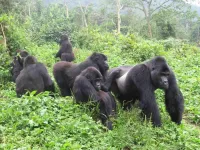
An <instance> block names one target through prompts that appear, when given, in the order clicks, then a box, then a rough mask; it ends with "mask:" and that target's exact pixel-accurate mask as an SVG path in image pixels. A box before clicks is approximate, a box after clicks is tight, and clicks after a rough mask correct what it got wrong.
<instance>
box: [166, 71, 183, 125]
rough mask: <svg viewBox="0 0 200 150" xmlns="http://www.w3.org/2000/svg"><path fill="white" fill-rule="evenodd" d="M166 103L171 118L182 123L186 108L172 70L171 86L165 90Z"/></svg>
mask: <svg viewBox="0 0 200 150" xmlns="http://www.w3.org/2000/svg"><path fill="white" fill-rule="evenodd" d="M165 105H166V109H167V111H168V113H169V115H170V117H171V120H172V121H173V122H176V123H177V124H180V123H181V120H182V113H183V110H184V99H183V95H182V93H181V91H180V89H179V88H178V86H177V83H176V78H175V75H174V73H173V72H172V71H171V75H170V76H169V88H168V89H167V90H165Z"/></svg>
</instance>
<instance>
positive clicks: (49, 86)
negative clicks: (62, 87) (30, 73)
mask: <svg viewBox="0 0 200 150" xmlns="http://www.w3.org/2000/svg"><path fill="white" fill-rule="evenodd" d="M36 65H37V66H36V67H37V69H38V70H39V72H40V75H41V76H42V79H43V82H44V91H51V92H55V87H54V83H53V81H52V80H51V78H50V76H49V74H48V71H47V69H46V67H45V66H44V65H43V64H42V63H37V64H36Z"/></svg>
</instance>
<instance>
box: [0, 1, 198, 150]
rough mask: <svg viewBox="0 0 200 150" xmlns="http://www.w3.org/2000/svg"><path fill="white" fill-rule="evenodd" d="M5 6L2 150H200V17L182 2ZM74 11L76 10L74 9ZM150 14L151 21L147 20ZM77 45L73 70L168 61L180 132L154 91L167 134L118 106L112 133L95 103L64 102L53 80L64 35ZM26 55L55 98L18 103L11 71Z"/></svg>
mask: <svg viewBox="0 0 200 150" xmlns="http://www.w3.org/2000/svg"><path fill="white" fill-rule="evenodd" d="M49 2H50V1H41V0H20V1H18V0H10V1H0V8H1V9H0V149H20V150H21V149H37V150H38V149H63V150H64V149H70V150H77V149H85V150H88V149H92V150H101V149H102V150H107V149H108V150H115V149H116V150H117V149H123V150H135V149H138V150H182V149H183V150H199V149H200V85H199V82H200V77H199V76H200V48H199V45H200V16H199V15H198V13H197V12H195V11H193V9H191V6H190V5H189V4H186V3H184V2H183V1H181V0H176V1H171V0H163V1H159V0H146V1H143V0H135V1H131V0H130V1H129V0H116V1H110V0H104V1H97V3H98V7H96V6H97V5H96V4H92V3H90V2H89V1H87V3H83V2H82V1H73V2H71V1H67V0H66V1H58V2H57V3H56V2H54V3H49ZM70 6H73V7H70ZM145 12H147V13H145ZM65 34H67V35H68V36H69V40H70V41H71V44H72V48H73V53H74V55H75V60H74V61H73V62H74V63H81V62H83V61H85V60H86V59H87V58H88V57H89V56H90V55H91V54H92V53H93V52H98V53H102V54H104V55H106V56H107V58H108V60H107V61H108V65H109V68H114V67H118V66H123V65H131V66H134V65H136V64H139V63H142V62H144V61H146V60H149V59H152V58H153V57H154V56H163V57H164V58H165V59H166V61H167V63H168V65H169V66H170V68H171V69H172V70H173V72H174V74H175V76H176V81H177V84H178V87H179V88H180V90H181V92H182V94H183V97H184V113H183V119H182V122H181V124H180V125H177V124H176V123H174V122H172V121H171V119H170V116H169V114H168V113H167V111H166V108H165V96H164V95H165V93H164V91H163V90H160V89H158V90H156V92H155V93H156V94H155V95H156V103H157V104H158V107H159V111H160V116H161V121H162V126H161V127H154V126H153V125H152V122H151V121H150V120H148V119H142V117H141V109H139V107H138V106H139V104H138V103H136V104H135V105H134V107H133V108H132V109H131V110H128V111H125V110H123V109H122V107H121V105H120V103H119V101H118V100H117V98H115V99H116V102H117V112H116V117H113V118H111V120H112V122H113V130H108V129H107V128H106V127H105V126H104V125H102V123H101V121H100V120H99V118H98V111H99V110H98V108H97V107H91V105H92V104H91V103H85V104H76V103H75V98H74V96H67V97H62V96H61V93H60V89H59V87H58V85H57V83H56V81H55V78H54V76H53V66H54V64H55V63H57V62H59V61H60V58H55V55H56V53H57V52H58V50H59V47H60V46H59V40H60V37H61V35H65ZM18 50H26V51H27V52H29V54H30V55H32V56H34V57H36V58H37V60H38V62H41V63H43V64H44V65H45V66H46V68H47V70H48V73H49V75H50V77H51V79H52V80H53V82H54V84H55V92H54V93H53V96H49V92H48V91H45V92H42V93H39V94H38V95H35V93H36V91H33V92H29V93H26V94H25V95H23V96H22V97H20V98H18V97H17V94H16V83H14V82H13V81H12V76H11V72H10V71H11V63H12V61H13V60H14V56H16V55H17V56H19V54H17V51H18Z"/></svg>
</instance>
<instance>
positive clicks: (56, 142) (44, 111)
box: [0, 44, 200, 150]
mask: <svg viewBox="0 0 200 150" xmlns="http://www.w3.org/2000/svg"><path fill="white" fill-rule="evenodd" d="M26 49H27V50H28V51H29V52H30V53H31V54H32V55H35V56H36V57H37V59H38V60H39V61H41V62H43V63H44V64H45V65H46V66H47V67H48V70H49V73H50V75H51V77H52V79H53V75H52V67H53V64H54V63H55V62H56V61H57V60H56V59H55V58H54V54H55V53H56V51H57V49H58V46H57V45H54V44H48V45H43V46H40V47H38V46H31V47H27V48H26ZM104 53H106V54H107V55H108V58H109V60H108V61H109V64H110V66H111V67H113V66H117V65H118V64H119V65H120V64H123V62H124V60H123V59H122V58H120V56H116V55H112V54H111V53H110V52H108V51H105V52H104ZM90 54H91V51H88V50H84V49H77V51H76V62H81V61H83V60H84V59H85V58H86V57H87V56H89V55H90ZM164 55H165V57H166V58H167V60H168V62H169V64H170V66H171V67H172V68H173V70H174V72H175V73H176V76H177V80H178V83H179V86H180V88H181V91H182V92H183V95H184V98H185V112H184V118H183V122H182V124H181V125H179V126H178V125H176V124H175V123H173V122H171V121H170V117H169V115H168V114H167V112H166V111H165V106H164V100H163V92H162V91H161V90H158V91H156V98H157V102H158V105H159V109H160V113H161V117H162V118H161V119H162V123H163V125H162V127H160V128H153V127H152V125H151V123H150V122H149V121H148V120H146V121H143V120H141V118H140V110H139V109H138V108H137V107H135V108H134V109H132V110H131V111H123V110H121V108H120V106H119V104H118V117H117V119H115V120H114V129H113V130H112V131H108V130H107V129H106V128H105V127H104V126H102V125H101V123H100V121H98V120H96V119H93V118H92V116H94V111H93V110H92V111H91V110H89V109H88V108H87V107H86V106H85V105H81V106H80V105H77V104H75V103H74V102H73V98H72V97H65V98H63V97H60V96H59V90H58V88H56V91H57V92H56V94H55V98H52V97H49V96H48V93H47V92H45V93H41V94H39V95H37V96H33V94H32V95H30V96H26V95H25V96H23V97H22V98H16V93H15V84H14V83H12V82H8V81H7V82H6V84H5V85H4V84H1V85H0V88H1V90H0V149H20V150H21V149H37V150H38V149H63V150H64V149H65V150H66V149H69V150H78V149H85V150H88V149H91V150H117V149H124V150H125V149H126V150H128V149H133V150H198V149H200V128H199V125H200V112H199V108H200V100H199V99H200V95H199V93H200V91H199V90H200V88H199V84H198V81H199V75H200V69H199V65H198V64H200V61H199V60H200V55H198V54H196V53H194V54H190V55H187V53H186V56H185V57H181V55H178V56H177V55H176V53H175V52H173V51H169V52H166V53H165V54H164ZM116 63H117V64H116Z"/></svg>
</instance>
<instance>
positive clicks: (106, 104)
mask: <svg viewBox="0 0 200 150" xmlns="http://www.w3.org/2000/svg"><path fill="white" fill-rule="evenodd" d="M101 82H102V75H101V73H100V72H99V71H98V70H97V69H96V68H94V67H88V68H87V69H85V70H83V71H82V72H81V74H80V75H78V76H77V77H76V80H75V81H74V85H73V90H72V91H73V94H74V96H75V99H76V102H77V103H83V102H88V101H89V100H90V99H91V100H92V101H94V102H96V104H98V105H99V109H100V112H99V113H100V114H99V117H100V119H101V121H102V124H104V125H105V126H106V127H107V128H108V129H109V130H112V122H111V121H110V120H109V117H110V116H115V113H116V102H115V99H114V97H113V96H112V95H111V93H110V92H104V91H102V90H101Z"/></svg>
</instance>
